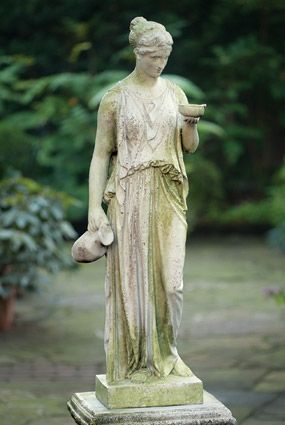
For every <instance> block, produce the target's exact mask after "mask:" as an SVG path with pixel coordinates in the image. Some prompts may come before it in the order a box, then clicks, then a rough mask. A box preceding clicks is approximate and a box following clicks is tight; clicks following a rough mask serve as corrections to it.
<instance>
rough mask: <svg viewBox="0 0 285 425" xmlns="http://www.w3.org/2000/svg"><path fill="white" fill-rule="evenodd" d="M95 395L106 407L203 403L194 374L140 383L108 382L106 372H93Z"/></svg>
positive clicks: (199, 386) (198, 380) (198, 382)
mask: <svg viewBox="0 0 285 425" xmlns="http://www.w3.org/2000/svg"><path fill="white" fill-rule="evenodd" d="M96 396H97V398H98V400H99V401H100V402H101V403H103V404H104V406H106V407H108V408H109V409H121V408H126V407H150V406H177V405H181V404H200V403H203V384H202V381H201V380H200V379H198V378H197V377H196V376H195V375H192V376H191V377H182V376H174V375H169V376H167V377H166V378H164V379H152V380H151V381H149V382H145V383H144V384H136V383H133V382H131V381H129V380H125V381H123V382H120V383H116V384H113V385H108V384H107V381H106V375H97V376H96Z"/></svg>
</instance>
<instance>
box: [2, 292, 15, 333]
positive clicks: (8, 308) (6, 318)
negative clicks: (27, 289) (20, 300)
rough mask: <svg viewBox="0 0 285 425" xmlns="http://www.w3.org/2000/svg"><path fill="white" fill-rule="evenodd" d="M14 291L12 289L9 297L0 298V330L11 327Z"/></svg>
mask: <svg viewBox="0 0 285 425" xmlns="http://www.w3.org/2000/svg"><path fill="white" fill-rule="evenodd" d="M15 301H16V292H15V291H12V292H11V294H10V295H9V297H7V298H0V331H4V332H5V331H8V330H9V329H11V327H12V324H13V321H14V314H15Z"/></svg>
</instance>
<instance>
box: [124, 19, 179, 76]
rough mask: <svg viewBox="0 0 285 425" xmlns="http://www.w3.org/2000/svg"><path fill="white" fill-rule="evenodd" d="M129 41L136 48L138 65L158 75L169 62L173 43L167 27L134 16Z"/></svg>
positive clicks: (147, 71)
mask: <svg viewBox="0 0 285 425" xmlns="http://www.w3.org/2000/svg"><path fill="white" fill-rule="evenodd" d="M129 42H130V45H131V46H132V47H133V48H134V53H135V55H136V65H137V67H139V68H140V69H142V70H143V71H145V72H146V73H148V74H149V73H150V74H151V75H152V76H153V77H158V76H159V75H160V74H161V72H162V71H163V69H164V67H165V65H166V63H167V60H168V57H169V55H170V53H171V50H172V44H173V40H172V37H171V35H170V34H169V32H167V31H166V29H165V27H164V26H163V25H161V24H159V23H158V22H152V21H147V20H146V19H145V18H143V17H137V18H134V19H133V20H132V21H131V24H130V35H129Z"/></svg>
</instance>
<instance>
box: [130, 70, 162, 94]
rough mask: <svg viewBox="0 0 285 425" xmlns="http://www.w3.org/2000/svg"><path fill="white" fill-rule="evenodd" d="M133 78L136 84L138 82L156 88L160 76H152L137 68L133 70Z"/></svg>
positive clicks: (146, 86) (149, 87)
mask: <svg viewBox="0 0 285 425" xmlns="http://www.w3.org/2000/svg"><path fill="white" fill-rule="evenodd" d="M131 75H132V80H133V82H134V84H138V85H140V86H144V87H145V88H148V89H152V88H153V89H154V88H155V87H157V85H158V84H159V78H158V77H151V76H149V75H147V74H145V73H144V72H142V71H141V70H139V69H137V68H135V69H134V71H133V72H132V74H131Z"/></svg>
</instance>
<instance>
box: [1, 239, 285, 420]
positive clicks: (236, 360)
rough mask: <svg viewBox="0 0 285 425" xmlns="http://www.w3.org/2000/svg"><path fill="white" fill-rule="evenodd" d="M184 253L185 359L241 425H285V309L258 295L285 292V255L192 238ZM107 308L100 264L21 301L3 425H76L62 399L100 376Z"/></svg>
mask: <svg viewBox="0 0 285 425" xmlns="http://www.w3.org/2000/svg"><path fill="white" fill-rule="evenodd" d="M187 255H188V260H186V261H187V263H186V267H185V302H184V313H183V320H182V324H181V332H180V336H179V343H178V346H179V350H180V352H181V355H182V357H183V359H184V360H185V361H186V362H188V363H189V365H190V366H191V367H192V369H193V371H194V372H195V374H197V376H198V377H201V378H202V379H203V381H204V385H205V388H206V390H208V391H211V392H212V393H213V394H214V395H215V396H216V397H217V398H219V399H220V400H221V401H222V402H224V403H225V404H226V405H227V407H229V408H230V409H231V410H232V411H233V414H234V415H235V416H236V417H237V419H238V425H256V424H257V423H258V424H259V425H281V423H282V424H283V423H285V407H284V406H285V400H284V393H283V389H284V386H283V384H282V382H283V380H284V373H285V332H284V331H285V324H284V313H285V311H284V308H283V309H282V308H279V307H277V306H276V305H275V304H274V302H273V300H269V299H266V298H265V297H264V295H263V292H262V291H263V288H264V287H266V286H270V285H275V286H278V285H279V286H282V285H283V287H284V284H285V283H284V279H283V276H284V273H285V264H284V256H280V255H279V254H277V255H276V253H275V252H272V251H270V250H269V249H268V248H267V247H266V246H265V245H264V244H263V243H261V242H260V240H256V239H251V240H248V239H228V240H224V241H221V240H220V241H218V243H217V242H216V241H209V240H208V241H197V242H195V241H193V243H192V245H191V247H190V255H189V252H188V254H187ZM104 308H105V301H104V259H102V260H99V261H98V262H97V263H96V264H93V265H84V266H81V267H79V269H78V271H77V272H72V273H66V272H65V273H63V274H61V275H60V276H59V279H58V280H57V282H56V284H55V285H54V286H51V287H50V288H48V290H47V292H46V293H45V294H42V295H40V296H32V297H31V298H27V299H26V300H25V299H24V300H23V301H20V302H19V303H18V304H17V316H18V320H17V323H16V326H15V328H14V329H13V330H12V331H11V333H9V334H6V335H4V334H2V335H0V345H1V351H0V382H1V385H0V423H1V425H33V424H35V425H36V424H37V425H59V424H60V425H71V424H72V425H74V422H73V421H72V419H71V418H70V417H69V414H68V413H67V411H66V401H67V400H68V399H69V398H70V396H71V394H72V393H73V392H83V391H92V390H93V389H94V377H95V371H96V373H104V368H105V366H104V362H105V360H104V359H105V354H104V349H103V328H104ZM20 390H22V391H20ZM7 395H8V398H9V400H10V401H9V402H8V403H7V402H3V400H7ZM1 400H2V402H1ZM11 403H12V404H13V405H14V408H13V409H12V408H11ZM15 406H17V407H15ZM34 410H35V411H36V412H37V415H36V417H33V411H34ZM8 411H9V412H10V414H11V415H12V419H13V420H12V421H9V420H8V417H7V415H6V413H7V412H8Z"/></svg>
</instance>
